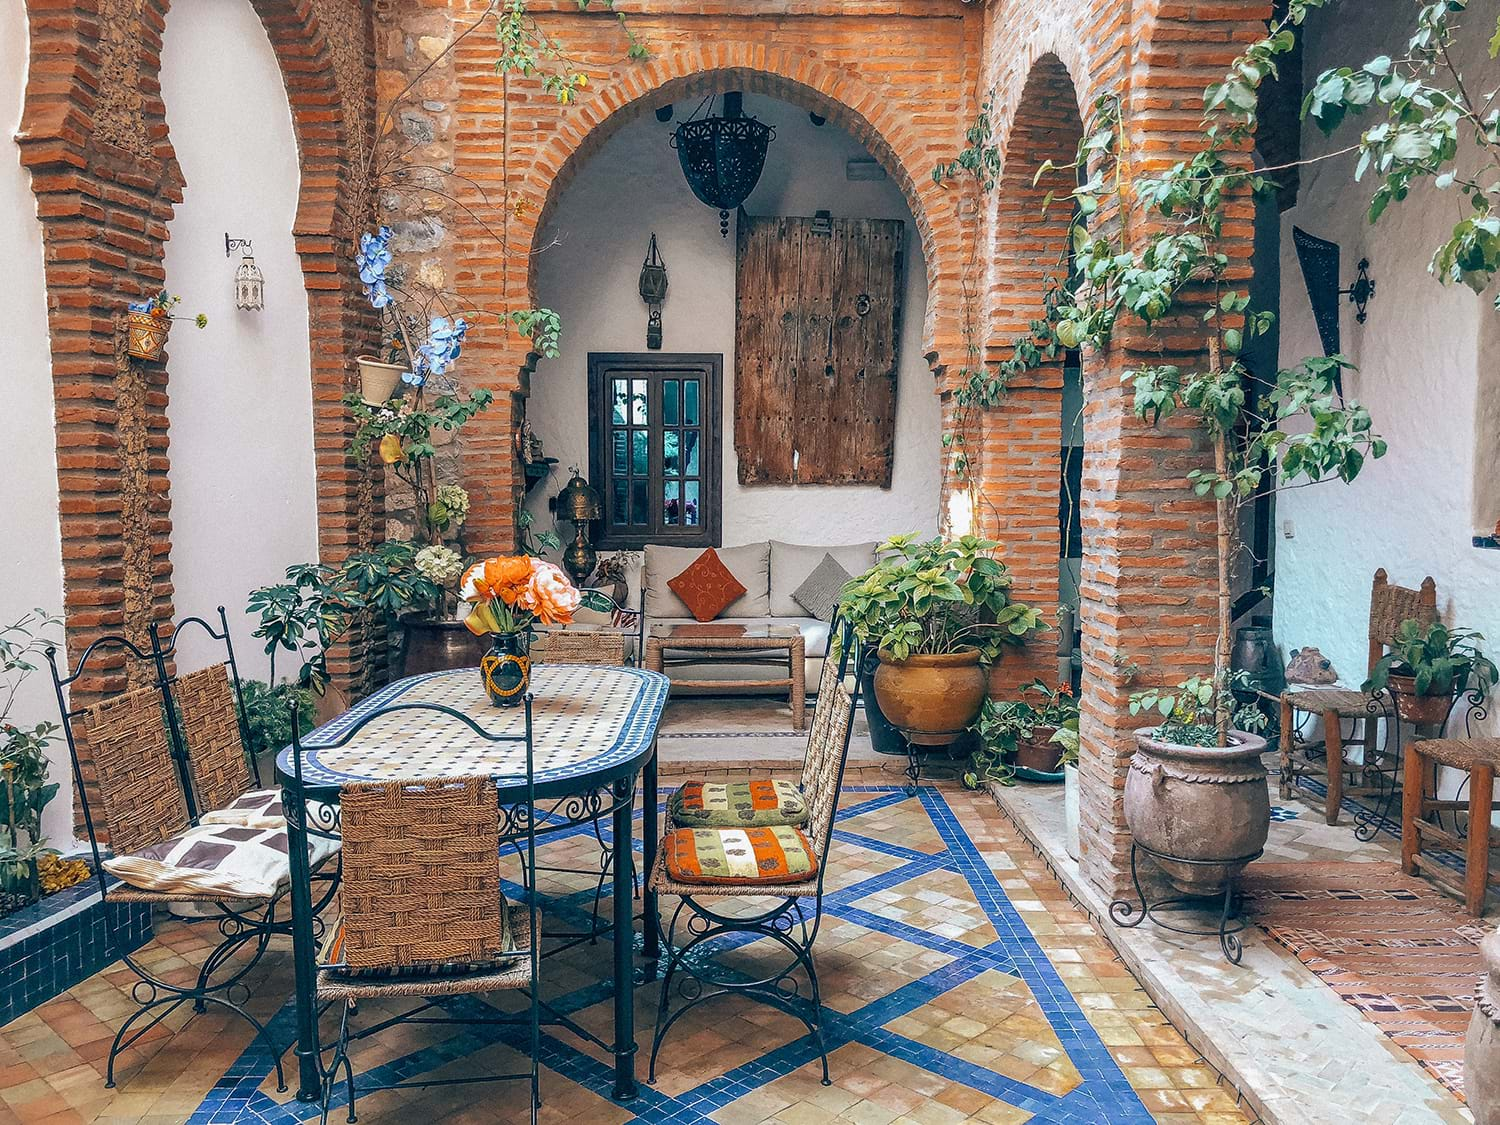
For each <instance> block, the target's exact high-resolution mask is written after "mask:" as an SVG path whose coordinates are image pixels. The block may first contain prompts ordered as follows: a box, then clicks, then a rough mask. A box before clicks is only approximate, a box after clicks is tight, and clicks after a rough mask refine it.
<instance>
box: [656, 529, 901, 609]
mask: <svg viewBox="0 0 1500 1125" xmlns="http://www.w3.org/2000/svg"><path fill="white" fill-rule="evenodd" d="M877 546H879V544H877V543H850V544H847V545H845V546H841V547H818V546H813V545H807V544H801V543H781V542H778V541H776V540H774V539H773V540H771V598H770V609H769V610H768V611H767V612H769V613H770V614H771V615H772V616H773V617H806V616H807V610H806V609H804V608H803V607H802V606H800V605H798V604H797V600H796V599H795V598H793V597H792V591H793V590H795V589H797V587H798V586H801V585H802V583H804V582H806V581H807V576H808V575H809V574H811V573H812V572H813V571H814V570H816V569H817V567H818V564H819V563H820V562H822V561H823V556H824V555H832V556H833V560H834V562H836V563H838V564H839V565H840V566H841V567H843V568H844V569H845V570H847V571H848V572H849V575H850V577H851V578H856V577H858V576H859V575H861V574H863V573H864V572H865V571H867V570H869V569H870V568H871V567H872V566H874V565H875V548H876V547H877ZM731 608H733V607H731ZM647 612H648V613H650V610H649V609H648V610H647ZM653 616H654V615H653Z"/></svg>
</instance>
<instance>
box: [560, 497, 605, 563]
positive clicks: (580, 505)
mask: <svg viewBox="0 0 1500 1125" xmlns="http://www.w3.org/2000/svg"><path fill="white" fill-rule="evenodd" d="M557 514H558V516H559V518H561V519H565V520H572V521H573V527H574V529H575V531H576V534H575V536H574V539H573V542H571V543H569V544H568V547H567V550H565V551H563V557H562V564H563V569H564V570H566V571H567V572H568V577H570V578H572V579H573V582H574V584H575V585H579V586H582V585H583V581H584V579H585V578H587V577H588V576H589V575H590V574H592V573H594V567H595V566H597V565H598V562H599V554H598V552H597V551H595V550H594V546H593V544H592V543H590V542H589V524H590V523H591V522H593V521H594V520H597V519H603V518H604V502H603V501H602V500H600V499H599V494H598V493H597V492H595V491H594V490H593V488H592V487H590V485H589V482H588V481H586V480H584V479H583V477H582V476H580V475H579V474H578V473H577V472H576V471H575V472H574V474H573V479H572V480H570V481H568V483H567V484H565V485H564V486H563V490H562V491H561V492H559V493H558V494H557Z"/></svg>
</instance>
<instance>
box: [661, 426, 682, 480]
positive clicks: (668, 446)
mask: <svg viewBox="0 0 1500 1125" xmlns="http://www.w3.org/2000/svg"><path fill="white" fill-rule="evenodd" d="M681 441H682V431H681V430H667V431H665V432H663V434H662V435H661V471H662V473H663V474H664V475H666V476H669V477H680V476H682V466H681V464H679V461H678V456H677V450H678V444H679V443H680V442H681Z"/></svg>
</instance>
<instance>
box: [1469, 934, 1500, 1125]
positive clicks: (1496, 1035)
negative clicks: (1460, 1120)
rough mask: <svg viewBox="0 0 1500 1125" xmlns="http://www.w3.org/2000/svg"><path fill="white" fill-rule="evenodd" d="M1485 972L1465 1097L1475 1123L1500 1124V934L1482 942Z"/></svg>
mask: <svg viewBox="0 0 1500 1125" xmlns="http://www.w3.org/2000/svg"><path fill="white" fill-rule="evenodd" d="M1479 948H1480V949H1481V950H1482V951H1483V953H1484V963H1485V974H1484V976H1482V977H1480V978H1479V993H1478V995H1477V997H1476V1003H1475V1005H1474V1015H1473V1016H1472V1017H1471V1018H1470V1020H1469V1034H1468V1037H1467V1038H1466V1039H1465V1040H1464V1100H1465V1101H1467V1102H1468V1103H1469V1109H1470V1110H1472V1111H1473V1113H1474V1125H1500V933H1492V934H1490V936H1489V937H1487V938H1485V939H1484V941H1483V942H1481V943H1480V946H1479Z"/></svg>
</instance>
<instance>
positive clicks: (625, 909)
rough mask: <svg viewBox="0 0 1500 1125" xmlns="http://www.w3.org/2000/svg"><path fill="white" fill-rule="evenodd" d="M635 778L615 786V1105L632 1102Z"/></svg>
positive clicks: (633, 1095)
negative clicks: (616, 1103)
mask: <svg viewBox="0 0 1500 1125" xmlns="http://www.w3.org/2000/svg"><path fill="white" fill-rule="evenodd" d="M634 796H635V778H633V777H628V778H625V779H623V780H621V781H617V782H615V784H614V797H615V823H614V876H615V888H614V908H615V927H614V934H613V935H612V936H613V937H614V942H615V1091H614V1098H615V1101H617V1102H628V1101H632V1100H634V1098H635V1097H636V1095H637V1093H638V1091H637V1090H636V1085H635V1051H636V1047H635V972H634V965H633V964H632V959H633V955H634V953H635V948H634V947H635V924H634V917H633V915H634V913H635V910H634V906H635V894H634V879H633V875H634V873H635V855H634V853H633V851H632V849H631V839H632V837H633V835H634V830H635V802H634V800H633V798H634Z"/></svg>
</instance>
